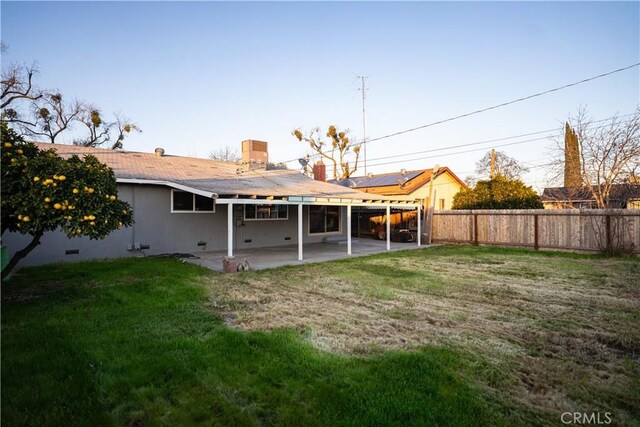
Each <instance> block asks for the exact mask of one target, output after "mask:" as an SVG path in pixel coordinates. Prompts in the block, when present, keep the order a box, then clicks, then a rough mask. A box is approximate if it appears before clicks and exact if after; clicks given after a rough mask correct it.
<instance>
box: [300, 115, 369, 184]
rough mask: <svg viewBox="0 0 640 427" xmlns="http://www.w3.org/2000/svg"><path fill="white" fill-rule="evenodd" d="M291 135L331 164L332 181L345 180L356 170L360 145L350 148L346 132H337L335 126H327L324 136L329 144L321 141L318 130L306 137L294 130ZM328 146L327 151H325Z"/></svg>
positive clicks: (347, 132)
mask: <svg viewBox="0 0 640 427" xmlns="http://www.w3.org/2000/svg"><path fill="white" fill-rule="evenodd" d="M292 135H293V136H295V137H296V138H297V139H298V141H300V142H306V143H307V144H309V147H311V149H312V150H313V151H315V152H316V153H318V154H320V156H321V157H322V158H324V159H327V160H329V161H330V162H331V164H333V179H335V180H338V181H340V180H343V179H347V178H349V177H350V176H352V175H353V174H354V173H355V172H356V170H358V158H359V157H360V144H357V145H354V146H352V145H351V144H350V143H349V136H348V135H349V131H348V130H344V131H342V132H338V130H337V129H336V127H335V126H333V125H331V126H329V128H328V129H327V133H326V136H327V137H328V138H330V141H329V143H326V142H325V141H323V140H322V136H321V135H320V128H315V129H312V130H311V131H310V132H309V133H308V134H307V135H304V134H303V133H302V132H301V131H300V130H299V129H296V130H294V131H293V132H292ZM329 144H330V147H329V149H327V150H326V151H325V149H326V147H327V146H328V145H329ZM352 148H353V149H352ZM352 152H353V154H354V157H355V158H354V160H353V166H351V164H350V163H349V160H348V157H350V154H351V153H352Z"/></svg>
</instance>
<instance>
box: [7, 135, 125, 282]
mask: <svg viewBox="0 0 640 427" xmlns="http://www.w3.org/2000/svg"><path fill="white" fill-rule="evenodd" d="M1 128H2V148H1V149H2V200H1V201H0V203H1V208H2V234H4V233H5V231H10V232H18V233H22V234H28V235H30V236H31V237H32V239H31V242H30V243H29V244H28V245H27V246H26V247H24V248H23V249H21V250H18V251H16V253H15V254H14V256H13V257H12V259H11V260H10V261H9V264H8V265H7V266H6V268H5V269H4V270H3V271H2V278H4V277H6V275H7V274H9V273H10V272H11V270H12V269H13V268H14V267H15V266H16V265H17V264H18V262H19V261H20V260H21V259H22V258H24V257H25V256H27V255H28V254H29V252H31V251H32V250H33V249H34V248H35V247H36V246H37V245H38V244H40V239H41V238H42V236H43V234H44V233H45V232H47V231H54V230H57V229H61V230H62V231H63V232H64V233H65V234H66V235H67V236H68V237H69V238H71V237H77V236H88V237H89V238H91V239H103V238H105V237H106V236H107V235H108V234H109V233H111V232H112V231H114V230H116V229H118V228H120V227H123V226H129V225H131V224H133V211H132V209H131V206H130V205H129V204H128V203H126V202H124V201H122V200H119V199H118V190H117V184H116V179H115V176H114V174H113V171H112V170H111V169H110V168H109V167H108V166H107V165H105V164H104V163H101V162H100V161H99V160H98V159H97V158H96V157H94V156H86V157H84V158H82V159H81V158H79V157H78V156H73V157H71V158H68V159H64V158H62V157H60V156H59V155H58V154H57V153H56V152H55V150H40V149H39V148H38V147H37V146H36V145H35V144H33V143H28V142H25V141H24V140H23V138H22V137H21V136H20V135H18V134H16V133H15V132H14V131H13V129H11V128H9V127H8V126H7V123H6V122H2V123H1Z"/></svg>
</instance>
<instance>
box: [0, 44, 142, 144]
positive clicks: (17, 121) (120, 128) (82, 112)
mask: <svg viewBox="0 0 640 427" xmlns="http://www.w3.org/2000/svg"><path fill="white" fill-rule="evenodd" d="M0 49H1V50H2V52H3V53H4V51H5V49H6V46H5V45H4V43H1V42H0ZM36 73H37V69H36V68H35V66H30V67H26V66H19V65H15V64H11V65H10V66H8V67H7V68H6V69H3V71H2V91H1V95H0V96H1V98H0V109H1V110H2V115H1V120H2V121H3V122H7V123H11V124H12V126H13V127H14V128H15V129H19V130H20V133H21V134H22V135H23V136H25V137H27V138H31V139H35V140H41V141H42V140H44V141H47V142H50V143H52V144H55V143H56V142H59V137H60V135H62V134H64V135H71V137H73V138H74V139H73V143H74V144H75V145H82V146H87V147H96V146H100V145H103V144H105V143H107V142H111V148H112V149H117V148H122V144H123V141H124V139H125V138H126V137H127V136H128V134H130V133H131V132H134V131H135V132H141V130H140V128H139V127H138V125H136V124H135V123H133V122H132V121H131V120H130V119H128V118H126V117H123V116H120V115H119V114H114V116H113V117H114V118H113V120H111V121H107V120H105V119H104V118H103V116H102V114H101V112H100V110H99V109H98V108H97V107H95V106H92V105H89V104H85V103H83V102H80V101H71V102H66V100H65V99H63V96H62V94H61V93H60V92H59V91H57V90H55V91H43V90H39V89H37V88H36V86H35V85H34V83H33V79H34V76H35V74H36ZM75 124H82V125H84V127H86V129H87V132H88V134H79V133H77V132H76V131H75V129H74V128H75V127H74V125H75Z"/></svg>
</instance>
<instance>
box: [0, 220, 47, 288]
mask: <svg viewBox="0 0 640 427" xmlns="http://www.w3.org/2000/svg"><path fill="white" fill-rule="evenodd" d="M43 234H44V232H42V231H38V232H37V233H36V234H34V235H33V239H31V242H30V243H29V244H28V245H27V246H25V247H24V248H23V249H21V250H19V251H18V252H16V253H15V254H14V255H13V257H12V258H11V261H9V264H7V266H6V267H5V268H4V270H2V280H4V279H5V278H6V277H7V276H8V275H9V273H11V270H13V269H14V267H15V266H16V265H18V262H20V260H21V259H22V258H24V257H26V256H27V255H28V254H29V252H31V251H32V250H34V249H35V247H36V246H38V245H39V244H40V238H41V237H42V235H43Z"/></svg>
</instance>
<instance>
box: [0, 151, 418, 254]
mask: <svg viewBox="0 0 640 427" xmlns="http://www.w3.org/2000/svg"><path fill="white" fill-rule="evenodd" d="M249 141H250V142H251V143H250V144H248V143H246V141H245V143H243V151H247V150H254V151H261V150H264V151H265V152H264V153H263V154H264V156H263V158H264V159H265V160H264V162H263V163H259V164H256V163H244V164H238V163H232V162H225V161H218V160H208V159H198V158H190V157H179V156H171V155H165V154H164V150H162V149H156V153H155V154H154V153H139V152H133V151H125V150H105V149H99V148H87V147H78V146H72V145H59V144H56V145H52V144H38V146H39V147H40V148H42V149H51V148H52V149H55V150H56V151H57V152H58V154H60V155H61V156H62V157H70V156H72V155H78V156H81V157H82V156H84V155H89V154H90V155H93V156H95V157H97V158H98V159H99V160H100V161H102V162H104V163H106V164H107V165H108V166H109V167H111V168H112V169H113V171H114V173H115V176H116V179H117V182H118V197H119V198H120V199H122V200H124V201H127V202H128V203H130V204H131V206H132V207H133V212H134V220H135V224H134V225H133V226H131V227H128V228H122V229H119V230H117V231H115V232H113V233H112V234H110V235H109V236H108V237H107V238H106V239H104V240H89V239H88V238H85V237H78V238H73V239H68V238H67V237H66V235H64V234H63V233H62V232H60V231H56V232H51V233H45V235H44V237H43V238H42V241H41V244H40V245H39V246H38V247H36V248H35V249H34V250H33V251H32V252H31V253H30V254H29V256H28V257H26V258H25V259H24V260H23V262H21V265H36V264H43V263H48V262H58V261H68V260H79V259H95V258H116V257H125V256H131V255H134V254H139V253H140V252H142V253H144V254H147V255H149V254H164V253H197V252H199V251H204V250H207V251H211V250H226V251H227V254H228V255H229V256H232V255H233V253H234V251H235V250H237V249H244V248H255V247H265V246H278V245H291V244H297V245H298V259H302V254H303V252H302V251H303V244H304V243H313V242H322V241H324V240H326V239H327V238H329V239H341V238H344V239H345V240H348V241H349V245H348V251H350V250H351V249H350V248H351V245H350V242H351V236H350V235H349V234H348V233H347V230H348V229H349V225H350V223H349V222H348V221H347V218H348V217H349V216H350V215H351V209H352V207H354V208H358V207H361V208H374V207H377V208H382V209H386V208H389V209H394V210H416V209H419V204H418V203H416V202H415V201H414V200H412V199H411V197H403V196H391V197H387V196H381V195H365V194H363V193H361V192H359V191H357V190H353V189H350V188H345V187H342V186H338V185H334V184H330V183H326V182H319V181H316V180H313V179H311V178H309V177H306V176H304V175H302V174H300V173H299V172H297V171H293V170H266V168H265V166H264V164H265V163H266V159H267V156H266V147H267V144H266V143H264V142H261V141H252V140H249ZM259 155H260V153H243V157H244V156H248V157H250V158H253V157H258V158H259V157H260V156H259ZM261 161H263V160H261ZM260 165H262V166H260ZM29 240H30V239H29V237H28V236H23V235H21V234H19V233H5V235H4V236H3V242H2V243H3V245H7V246H9V250H10V251H11V252H14V251H16V250H19V249H22V248H23V247H24V246H25V245H26V244H27V243H28V241H29Z"/></svg>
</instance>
